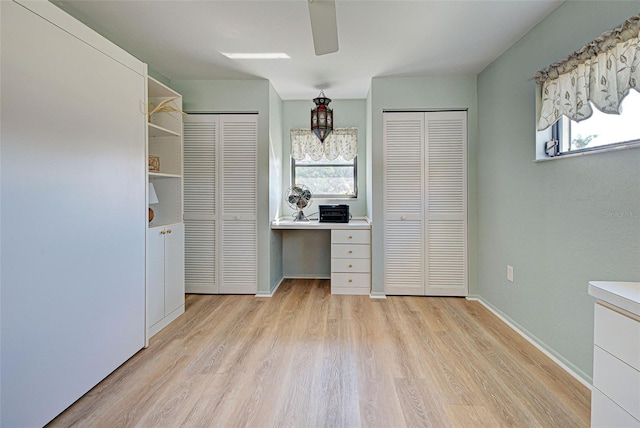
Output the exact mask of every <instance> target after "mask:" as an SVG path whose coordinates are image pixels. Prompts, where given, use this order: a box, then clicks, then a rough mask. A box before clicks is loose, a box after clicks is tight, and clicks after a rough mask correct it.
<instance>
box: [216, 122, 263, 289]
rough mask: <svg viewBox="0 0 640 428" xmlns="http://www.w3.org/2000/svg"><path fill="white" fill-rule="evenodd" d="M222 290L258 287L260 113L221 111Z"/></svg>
mask: <svg viewBox="0 0 640 428" xmlns="http://www.w3.org/2000/svg"><path fill="white" fill-rule="evenodd" d="M220 130H221V138H222V152H221V175H220V178H221V181H222V186H221V191H222V195H221V201H222V205H221V207H222V224H221V240H222V242H221V247H220V250H221V253H222V255H221V259H220V261H221V276H220V292H221V293H241V294H254V293H256V292H257V289H258V221H257V219H258V216H257V213H258V192H257V189H258V169H257V160H258V115H255V114H244V115H222V116H221V118H220Z"/></svg>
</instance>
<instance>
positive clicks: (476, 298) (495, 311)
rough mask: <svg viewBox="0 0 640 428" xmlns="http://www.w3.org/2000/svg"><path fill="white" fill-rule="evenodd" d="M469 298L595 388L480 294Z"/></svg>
mask: <svg viewBox="0 0 640 428" xmlns="http://www.w3.org/2000/svg"><path fill="white" fill-rule="evenodd" d="M467 300H473V301H477V302H478V303H480V304H481V305H482V306H484V307H485V308H487V309H488V310H489V311H490V312H491V313H492V314H494V315H495V316H497V317H498V318H500V320H502V322H504V323H505V324H507V325H508V326H509V327H510V328H511V329H512V330H513V331H515V332H516V333H518V334H519V335H520V336H522V337H523V338H524V339H525V340H526V341H527V342H529V343H531V344H532V345H533V346H535V347H536V348H537V349H538V350H539V351H540V352H542V353H543V354H545V355H546V356H547V357H549V358H551V360H552V361H553V362H554V363H556V364H557V365H559V366H560V367H561V368H562V369H563V370H564V371H566V372H567V373H569V374H570V375H571V376H573V377H574V378H575V379H576V380H577V381H578V382H580V383H581V384H583V385H584V386H586V387H587V388H589V390H591V389H592V388H593V386H592V385H591V383H590V382H589V381H588V380H587V379H585V378H584V377H583V376H581V375H580V374H578V373H576V372H575V371H574V370H573V369H572V368H570V367H569V366H568V365H566V364H565V363H564V362H563V361H562V360H560V358H558V356H556V355H554V354H553V353H552V352H551V351H549V350H548V349H547V348H546V347H545V346H544V345H542V344H541V342H540V341H539V340H537V339H536V338H535V336H533V335H531V334H529V333H528V332H526V329H523V328H521V327H520V326H518V325H517V323H515V322H514V321H512V320H511V319H509V318H508V317H507V316H506V315H504V314H503V313H501V312H500V311H499V310H498V309H496V308H494V307H493V306H492V305H491V304H490V303H489V302H487V301H485V300H484V299H483V298H482V297H480V296H467Z"/></svg>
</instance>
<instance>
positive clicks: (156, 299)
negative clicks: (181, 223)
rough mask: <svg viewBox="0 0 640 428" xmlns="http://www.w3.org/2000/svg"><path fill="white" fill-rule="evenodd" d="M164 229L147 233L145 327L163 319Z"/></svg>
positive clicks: (159, 228) (156, 228)
mask: <svg viewBox="0 0 640 428" xmlns="http://www.w3.org/2000/svg"><path fill="white" fill-rule="evenodd" d="M164 234H165V229H164V227H154V228H151V229H149V230H148V231H147V326H152V325H154V324H155V323H157V322H158V321H160V320H161V319H162V318H163V317H164Z"/></svg>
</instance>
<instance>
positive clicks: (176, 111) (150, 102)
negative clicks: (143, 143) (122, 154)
mask: <svg viewBox="0 0 640 428" xmlns="http://www.w3.org/2000/svg"><path fill="white" fill-rule="evenodd" d="M158 106H165V108H162V109H160V110H159V111H157V112H155V113H153V114H150V115H148V121H147V142H148V148H147V151H148V156H149V158H152V157H156V158H157V159H159V164H160V168H159V171H153V170H151V162H149V167H148V171H147V180H148V182H149V183H152V184H153V187H154V189H155V192H156V195H157V200H158V202H157V203H151V204H149V207H150V208H151V209H153V212H154V217H153V220H152V221H151V222H149V227H148V229H147V258H146V259H147V268H146V274H147V280H146V283H147V339H149V338H150V337H152V336H153V335H155V334H156V333H157V332H159V331H160V330H162V329H163V328H164V327H166V326H167V325H168V324H169V323H170V322H172V321H173V320H175V319H176V318H177V317H178V316H180V315H181V314H183V313H184V294H185V286H184V223H183V215H182V214H183V208H182V206H183V203H182V200H183V196H182V193H183V192H182V189H183V177H182V170H183V168H182V152H183V148H182V145H183V136H182V134H183V125H182V96H181V95H180V94H179V93H177V92H175V91H174V90H172V89H171V88H169V87H167V86H165V85H164V84H162V83H160V82H158V81H157V80H155V79H153V78H152V77H147V111H148V112H151V111H153V110H154V109H155V108H156V107H158ZM147 200H149V199H147Z"/></svg>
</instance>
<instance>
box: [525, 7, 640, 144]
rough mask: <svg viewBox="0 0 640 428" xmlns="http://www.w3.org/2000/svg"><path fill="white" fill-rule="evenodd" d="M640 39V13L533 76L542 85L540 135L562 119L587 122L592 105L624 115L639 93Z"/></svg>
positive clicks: (606, 111) (607, 111)
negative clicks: (624, 105)
mask: <svg viewBox="0 0 640 428" xmlns="http://www.w3.org/2000/svg"><path fill="white" fill-rule="evenodd" d="M639 34H640V14H638V15H635V16H633V17H631V18H629V19H628V20H626V21H625V22H624V23H623V24H622V26H621V27H620V28H616V29H615V30H611V31H608V32H606V33H603V34H601V35H600V37H598V38H597V39H595V40H594V41H592V42H590V43H588V44H587V45H585V46H584V47H583V48H582V49H580V50H578V51H576V52H574V53H572V54H571V55H569V56H568V57H567V58H565V59H564V60H562V61H559V62H557V63H554V64H551V65H549V66H548V67H546V68H544V69H542V70H540V71H538V72H537V73H536V74H535V76H534V78H535V79H536V81H537V82H538V83H539V84H541V85H542V106H541V111H540V117H539V118H538V130H539V131H542V130H544V129H546V128H548V127H549V126H551V125H553V124H554V123H555V122H556V121H557V120H558V119H559V118H560V116H562V115H564V116H567V117H568V118H569V119H571V120H574V121H576V122H579V121H581V120H584V119H588V118H589V117H590V116H591V114H592V113H593V111H592V109H591V106H590V105H589V101H591V102H592V103H593V105H594V106H595V107H596V108H598V109H599V110H600V111H602V112H603V113H613V114H619V112H620V111H619V109H620V103H621V102H622V100H623V99H624V97H625V96H627V94H628V93H629V90H630V89H635V90H636V91H639V92H640V38H639Z"/></svg>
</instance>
